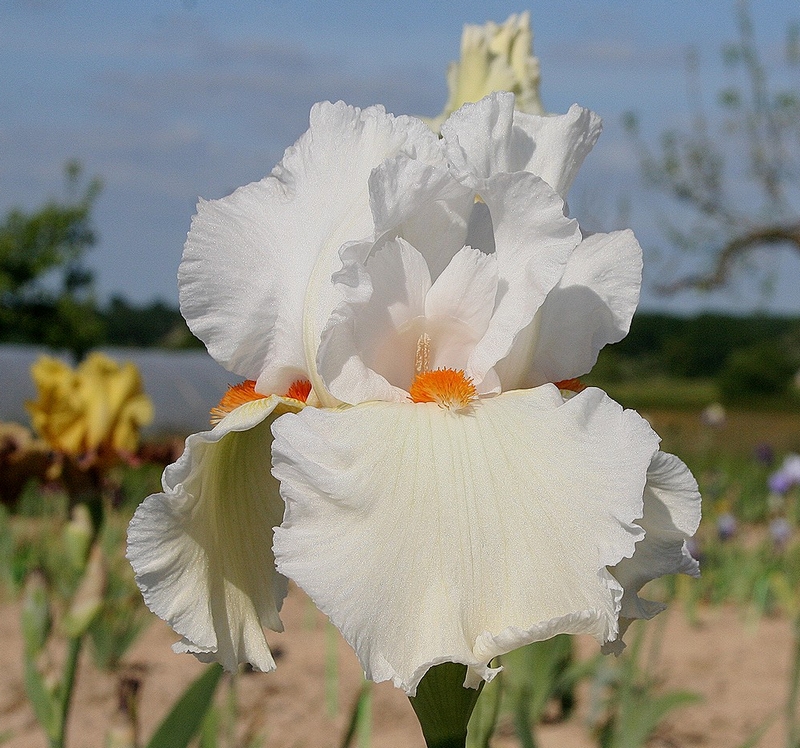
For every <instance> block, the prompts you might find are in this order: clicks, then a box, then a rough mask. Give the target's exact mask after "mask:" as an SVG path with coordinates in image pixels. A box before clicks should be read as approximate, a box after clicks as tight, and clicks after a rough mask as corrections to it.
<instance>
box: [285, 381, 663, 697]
mask: <svg viewBox="0 0 800 748" xmlns="http://www.w3.org/2000/svg"><path fill="white" fill-rule="evenodd" d="M273 433H274V434H275V442H274V445H273V464H274V468H273V474H274V475H275V477H276V478H278V479H279V480H280V481H281V493H282V495H283V497H284V499H285V501H286V514H285V517H284V522H283V524H282V525H281V527H280V528H277V529H276V531H275V541H274V543H275V544H274V548H275V556H276V559H277V563H278V568H279V569H280V571H281V572H282V573H284V574H286V575H287V576H289V577H290V578H292V579H294V580H295V581H296V582H297V583H298V584H299V585H300V586H301V587H302V588H303V589H305V590H306V592H308V593H309V595H310V596H311V597H312V599H313V600H314V601H315V603H316V604H317V605H318V606H319V607H320V609H321V610H322V611H323V612H324V613H326V614H327V615H328V616H329V617H330V618H331V620H332V621H333V622H334V623H335V624H336V626H338V627H339V629H340V630H341V632H342V634H343V635H344V637H345V639H347V641H348V642H349V643H350V644H351V645H352V646H353V648H354V649H355V651H356V653H357V655H358V656H359V658H360V661H361V663H362V665H363V667H364V669H365V671H366V673H367V677H369V678H371V679H373V680H376V681H383V680H392V681H393V682H394V684H395V685H397V686H398V687H401V688H403V689H405V690H406V691H407V692H408V693H412V694H413V693H414V691H415V689H416V687H417V684H418V683H419V680H420V679H421V678H422V676H423V675H424V673H425V672H426V670H427V669H428V668H429V667H431V665H432V664H435V663H437V662H442V661H454V662H460V663H464V664H466V665H468V666H469V668H470V670H471V671H472V676H470V679H469V680H470V682H473V681H474V678H476V677H482V678H490V677H491V669H490V668H489V667H488V663H489V661H490V660H491V658H492V657H494V656H496V655H497V654H499V653H502V652H505V651H508V650H509V649H511V648H514V647H517V646H520V645H521V644H524V643H527V642H531V641H536V640H539V639H543V638H547V637H550V636H553V635H555V634H557V633H588V634H591V635H593V636H595V637H597V638H598V639H599V640H600V641H606V640H608V639H611V638H614V637H615V635H616V629H617V610H618V607H619V597H620V595H621V590H620V588H619V586H618V585H617V583H616V581H615V580H614V579H613V577H611V575H610V574H609V573H608V572H607V570H606V566H608V565H614V564H617V563H618V562H619V561H620V559H622V558H624V557H626V556H630V555H632V554H633V552H634V547H635V543H636V541H637V540H638V539H639V538H640V537H641V535H642V530H641V528H640V527H639V526H638V525H636V524H634V522H635V520H636V519H637V518H639V517H641V514H642V492H643V490H644V484H645V474H646V471H647V466H648V465H649V464H650V461H651V458H652V455H653V454H654V453H655V451H656V449H657V444H658V437H657V436H656V435H655V434H654V433H653V432H652V430H651V429H650V427H649V426H648V424H647V423H646V422H645V421H644V420H643V419H642V418H641V417H640V416H638V415H637V414H636V413H634V412H633V411H623V409H622V408H621V407H620V406H619V405H617V404H616V403H615V402H613V401H612V400H610V399H609V398H608V397H607V396H606V395H605V394H604V393H603V392H601V391H600V390H596V389H587V390H585V391H584V392H582V393H581V394H579V395H576V396H575V397H573V398H571V399H570V400H568V401H566V402H565V401H564V400H563V399H562V398H561V396H560V395H559V393H558V390H557V389H556V388H555V387H552V386H546V387H540V388H537V389H535V390H528V391H517V392H510V393H504V394H502V395H499V396H498V397H495V398H489V399H484V400H480V401H478V402H476V403H475V404H474V407H473V408H472V409H471V410H469V411H465V412H460V413H454V412H451V411H446V410H443V409H441V408H439V407H438V406H437V405H435V404H432V403H420V404H401V403H365V404H363V405H358V406H356V407H353V408H349V409H346V410H338V411H323V410H317V409H312V408H307V409H306V410H304V411H303V412H302V413H299V414H298V415H296V416H292V415H289V416H286V417H284V418H281V419H280V420H279V421H277V422H276V423H275V424H274V425H273Z"/></svg>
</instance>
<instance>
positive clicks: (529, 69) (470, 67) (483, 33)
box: [426, 11, 545, 132]
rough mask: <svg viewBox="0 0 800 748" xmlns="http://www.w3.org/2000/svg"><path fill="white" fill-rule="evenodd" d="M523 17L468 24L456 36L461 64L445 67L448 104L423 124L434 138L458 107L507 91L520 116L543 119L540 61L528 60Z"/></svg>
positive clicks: (529, 37)
mask: <svg viewBox="0 0 800 748" xmlns="http://www.w3.org/2000/svg"><path fill="white" fill-rule="evenodd" d="M532 45H533V33H532V32H531V16H530V13H529V12H528V11H525V12H524V13H520V14H516V13H515V14H513V15H511V16H509V18H508V20H507V21H506V22H505V23H502V24H497V23H494V22H493V21H488V22H487V23H485V24H484V25H483V26H478V25H472V24H467V25H465V26H464V33H463V34H462V36H461V59H460V60H459V61H458V62H451V63H450V64H449V65H448V67H447V87H448V89H449V96H448V98H447V103H446V104H445V106H444V109H443V110H442V113H441V114H440V115H439V116H438V117H434V118H433V119H431V120H426V121H427V122H428V124H429V125H430V126H431V129H433V130H435V131H436V132H439V128H440V127H441V126H442V123H443V122H444V121H445V120H446V119H447V118H448V117H449V116H450V115H451V114H452V113H453V112H454V111H456V109H459V108H460V107H461V106H462V104H467V103H469V102H474V101H480V100H481V99H482V98H483V97H484V96H488V95H489V94H490V93H494V92H495V91H511V92H512V93H513V94H515V95H516V101H515V106H516V108H517V109H518V110H519V111H521V112H528V113H529V114H544V113H545V112H544V108H543V107H542V101H541V99H540V98H539V82H540V79H541V75H540V73H539V60H538V59H537V58H536V57H534V55H533V46H532Z"/></svg>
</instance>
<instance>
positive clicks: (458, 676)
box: [409, 662, 483, 748]
mask: <svg viewBox="0 0 800 748" xmlns="http://www.w3.org/2000/svg"><path fill="white" fill-rule="evenodd" d="M466 674H467V667H466V665H459V664H458V663H455V662H443V663H442V664H441V665H435V666H434V667H432V668H431V669H430V670H428V672H427V673H425V675H424V676H423V678H422V680H421V681H420V683H419V686H417V695H416V696H410V697H409V701H411V706H412V707H413V708H414V712H415V713H416V715H417V719H418V720H419V724H420V727H421V728H422V734H423V735H424V736H425V743H426V745H427V746H428V748H465V746H466V741H467V724H468V723H469V718H470V715H471V714H472V710H473V709H474V708H475V704H476V703H477V702H478V696H479V695H480V692H481V688H476V689H473V688H464V686H463V683H464V678H465V676H466ZM481 685H483V684H481Z"/></svg>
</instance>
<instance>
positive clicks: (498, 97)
mask: <svg viewBox="0 0 800 748" xmlns="http://www.w3.org/2000/svg"><path fill="white" fill-rule="evenodd" d="M601 130H602V121H601V120H600V118H599V117H598V116H597V115H596V114H595V113H594V112H591V111H590V110H588V109H584V108H582V107H579V106H577V105H573V106H572V107H571V108H570V110H569V112H567V114H563V115H544V116H541V115H536V114H526V113H524V112H519V111H515V110H514V97H513V95H512V94H510V93H502V92H501V93H496V94H492V95H491V96H487V97H486V98H484V99H482V100H481V101H479V102H477V103H475V104H466V105H464V106H463V107H461V109H459V110H458V111H457V112H455V113H453V114H452V115H451V117H450V119H448V120H447V122H445V124H444V125H442V138H443V142H444V146H445V150H446V152H447V155H448V158H449V159H450V162H451V164H452V168H453V171H454V174H455V176H456V178H457V179H459V181H461V182H463V183H464V184H465V185H468V186H471V187H473V188H474V189H476V190H478V191H480V190H481V189H482V186H483V182H484V181H485V180H486V179H488V178H489V177H491V176H493V175H495V174H502V173H511V172H516V171H527V172H530V173H531V174H535V175H537V176H539V177H541V178H542V179H544V181H545V182H547V183H548V184H549V185H550V186H551V187H552V188H553V189H554V190H555V191H556V192H557V193H558V194H559V195H561V197H562V198H565V197H566V195H567V192H568V191H569V188H570V187H571V186H572V182H573V180H574V179H575V176H576V175H577V173H578V169H580V166H581V164H582V163H583V160H584V158H586V156H587V154H588V153H589V151H591V150H592V148H593V147H594V144H595V143H596V142H597V139H598V137H600V132H601Z"/></svg>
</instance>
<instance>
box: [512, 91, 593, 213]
mask: <svg viewBox="0 0 800 748" xmlns="http://www.w3.org/2000/svg"><path fill="white" fill-rule="evenodd" d="M602 130H603V121H602V120H601V119H600V117H599V116H598V115H596V114H595V113H594V112H592V111H591V110H589V109H584V108H583V107H581V106H578V105H577V104H573V105H572V106H571V107H570V108H569V111H568V112H567V113H566V114H550V115H545V116H538V115H535V114H526V113H525V112H515V114H514V139H513V151H514V156H513V163H514V165H515V166H516V167H517V168H518V169H519V170H521V171H529V172H531V173H533V174H537V175H538V176H540V177H541V178H542V179H544V181H545V182H547V184H549V185H550V186H551V187H552V188H553V189H554V190H555V191H556V192H557V193H558V194H559V195H561V197H563V198H566V196H567V192H569V188H570V187H572V183H573V181H574V180H575V177H576V176H577V174H578V170H579V169H580V168H581V164H583V160H584V159H585V158H586V156H587V155H588V154H589V151H591V150H592V148H594V144H595V143H596V142H597V139H598V138H599V137H600V133H601V132H602Z"/></svg>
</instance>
